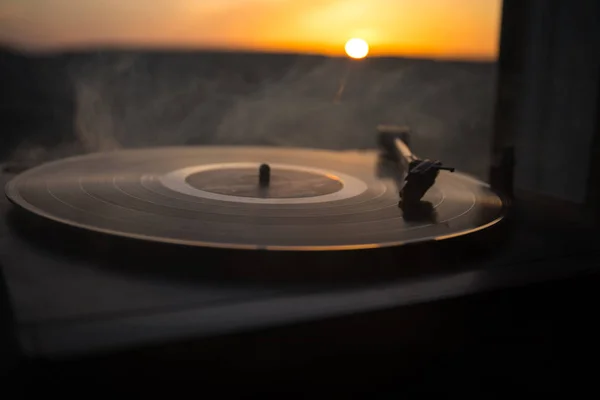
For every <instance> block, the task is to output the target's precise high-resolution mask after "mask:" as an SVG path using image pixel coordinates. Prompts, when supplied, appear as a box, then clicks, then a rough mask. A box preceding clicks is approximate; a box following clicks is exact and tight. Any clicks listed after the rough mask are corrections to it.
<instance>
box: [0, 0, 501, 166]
mask: <svg viewBox="0 0 600 400" xmlns="http://www.w3.org/2000/svg"><path fill="white" fill-rule="evenodd" d="M500 11H501V1H500V0H428V1H417V0H368V1H367V0H305V1H296V0H197V1H193V0H127V1H122V0H86V1H80V0H0V43H3V44H4V45H5V49H6V50H5V51H2V52H0V85H2V87H3V91H2V94H1V95H0V120H1V122H2V123H3V126H4V127H5V133H3V141H4V143H3V146H0V159H3V158H6V157H9V158H10V159H17V160H30V161H32V162H39V161H42V160H45V159H48V158H55V157H59V156H64V155H68V154H73V153H79V152H89V151H100V150H108V149H114V148H120V147H140V146H155V145H180V144H261V145H278V146H303V147H320V148H332V149H335V148H337V149H344V148H368V147H373V146H374V145H375V140H374V137H373V131H374V128H375V126H376V125H377V124H379V123H395V124H408V125H410V126H411V127H412V128H413V129H414V130H415V134H416V136H417V140H415V146H416V150H417V152H418V153H420V154H423V153H425V154H424V155H425V156H427V157H432V158H433V157H436V158H443V159H444V161H445V162H447V163H452V164H455V165H456V166H457V167H459V168H462V169H463V170H465V171H467V172H471V173H473V174H475V175H478V176H484V175H485V168H486V164H487V162H488V160H487V157H488V154H489V138H490V132H491V120H492V114H493V103H494V93H495V58H496V56H497V51H498V49H497V43H498V37H499V22H500ZM352 37H359V38H361V39H364V40H365V41H366V42H368V44H369V47H370V52H369V57H367V58H366V59H364V60H351V59H348V58H346V57H338V56H342V55H343V54H344V44H345V43H346V41H347V40H348V39H350V38H352ZM340 89H342V90H341V97H340V99H339V100H340V101H336V93H338V92H340ZM465 144H469V145H470V148H469V149H468V150H465Z"/></svg>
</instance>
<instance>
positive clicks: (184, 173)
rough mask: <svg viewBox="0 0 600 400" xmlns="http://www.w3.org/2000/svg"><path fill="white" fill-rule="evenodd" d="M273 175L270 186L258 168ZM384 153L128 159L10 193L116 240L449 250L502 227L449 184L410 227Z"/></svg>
mask: <svg viewBox="0 0 600 400" xmlns="http://www.w3.org/2000/svg"><path fill="white" fill-rule="evenodd" d="M262 164H268V165H269V167H270V171H271V175H270V182H269V184H268V186H261V185H259V167H260V166H261V165H262ZM377 164H378V157H377V153H375V152H330V151H324V150H308V149H293V148H264V147H217V146H214V147H212V146H211V147H173V148H151V149H138V150H121V151H115V152H109V153H98V154H92V155H85V156H79V157H73V158H69V159H65V160H60V161H56V162H52V163H48V164H44V165H42V166H39V167H36V168H33V169H31V170H29V171H26V172H24V173H22V174H21V175H19V176H17V177H16V178H14V179H13V180H12V181H11V182H9V184H8V185H7V187H6V193H7V196H8V198H9V199H10V200H11V201H12V202H13V203H14V204H16V205H17V206H20V207H22V208H23V209H25V210H28V211H30V212H32V213H35V214H37V215H39V216H42V217H44V218H47V219H50V220H53V221H56V222H59V223H62V224H67V225H70V226H74V227H78V228H82V229H86V230H91V231H97V232H103V233H108V234H111V235H117V236H124V237H130V238H137V239H143V240H150V241H158V242H166V243H175V244H184V245H192V246H210V247H225V248H242V249H272V250H339V249H358V248H374V247H383V246H392V245H399V244H405V243H413V242H421V241H429V240H440V239H443V238H448V237H454V236H458V235H462V234H466V233H470V232H473V231H476V230H480V229H483V228H485V227H488V226H491V225H493V224H494V223H496V222H498V221H499V220H500V219H501V218H502V216H503V204H502V201H501V199H500V198H499V197H498V196H497V195H496V194H495V193H493V192H492V191H491V190H490V189H489V188H488V186H487V185H486V184H484V183H482V182H479V181H477V180H474V179H473V178H470V177H468V176H466V175H463V174H460V173H454V174H450V173H445V172H442V173H440V175H439V178H438V181H437V183H436V184H435V186H434V187H433V188H432V189H431V190H430V191H429V192H428V193H427V194H426V195H425V198H424V200H426V201H427V202H428V204H431V215H430V218H426V219H419V220H414V219H409V218H407V216H406V215H404V213H403V211H402V209H400V208H399V207H398V188H397V185H396V183H395V182H394V181H393V180H392V179H390V178H384V177H382V176H380V171H379V169H378V168H377Z"/></svg>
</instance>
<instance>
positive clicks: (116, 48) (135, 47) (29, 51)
mask: <svg viewBox="0 0 600 400" xmlns="http://www.w3.org/2000/svg"><path fill="white" fill-rule="evenodd" d="M0 51H13V52H17V53H24V54H26V55H33V56H35V55H62V54H73V53H90V52H161V53H163V52H165V53H208V52H211V53H242V54H244V53H245V54H264V55H269V54H272V55H298V56H309V57H325V58H348V59H349V57H348V56H347V55H346V54H343V53H339V54H337V53H330V52H319V51H306V50H288V49H276V48H250V47H223V46H189V45H188V46H185V45H181V46H173V45H164V46H161V45H140V44H115V43H112V44H94V45H91V46H85V45H80V46H76V45H70V46H56V47H50V46H49V47H32V46H23V45H18V44H11V43H6V42H0ZM384 58H396V59H410V60H433V61H448V62H476V63H494V62H497V57H490V56H487V57H486V56H464V55H452V54H449V55H428V54H407V53H405V54H403V53H393V52H379V53H375V54H369V55H367V57H365V59H366V60H368V59H384ZM365 59H363V60H365ZM354 61H357V62H360V61H361V60H354Z"/></svg>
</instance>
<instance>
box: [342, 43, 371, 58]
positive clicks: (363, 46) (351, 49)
mask: <svg viewBox="0 0 600 400" xmlns="http://www.w3.org/2000/svg"><path fill="white" fill-rule="evenodd" d="M345 49H346V54H347V55H348V57H351V58H356V59H359V58H365V57H366V56H367V54H369V45H368V43H367V42H366V41H364V40H363V39H358V38H354V39H350V40H348V41H347V42H346V46H345Z"/></svg>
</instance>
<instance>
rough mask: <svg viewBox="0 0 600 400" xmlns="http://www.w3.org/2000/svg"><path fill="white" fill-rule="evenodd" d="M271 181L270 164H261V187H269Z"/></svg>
mask: <svg viewBox="0 0 600 400" xmlns="http://www.w3.org/2000/svg"><path fill="white" fill-rule="evenodd" d="M270 180H271V167H269V164H261V166H260V167H259V168H258V181H259V183H260V186H262V187H265V186H269V182H270Z"/></svg>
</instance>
